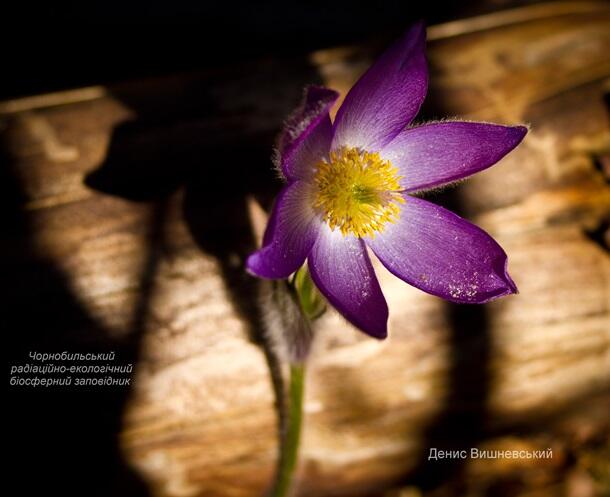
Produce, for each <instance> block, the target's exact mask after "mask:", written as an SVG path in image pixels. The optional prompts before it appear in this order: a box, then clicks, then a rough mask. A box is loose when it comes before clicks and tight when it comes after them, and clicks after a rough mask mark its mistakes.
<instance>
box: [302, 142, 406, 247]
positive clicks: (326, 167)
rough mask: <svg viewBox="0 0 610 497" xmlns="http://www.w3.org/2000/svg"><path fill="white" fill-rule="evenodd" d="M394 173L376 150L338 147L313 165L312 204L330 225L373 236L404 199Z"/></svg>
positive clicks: (395, 215)
mask: <svg viewBox="0 0 610 497" xmlns="http://www.w3.org/2000/svg"><path fill="white" fill-rule="evenodd" d="M397 173H398V170H397V169H396V168H395V167H393V166H392V164H391V163H390V162H389V161H387V160H383V159H382V158H381V157H380V156H379V154H378V153H369V152H366V151H362V150H359V149H357V148H346V147H343V148H340V149H339V150H336V151H334V152H331V153H330V157H329V161H328V162H327V161H326V160H322V161H320V162H319V163H318V164H317V165H316V173H315V176H314V184H315V186H316V194H315V201H314V206H315V208H316V209H317V210H318V211H319V212H320V214H321V215H322V217H323V219H324V221H326V222H327V223H328V225H329V226H330V228H331V229H333V230H334V229H335V228H339V229H340V230H341V233H343V234H344V235H347V234H353V235H355V236H358V237H363V236H367V235H370V236H371V237H374V236H375V234H376V233H380V232H381V231H383V228H384V226H385V224H386V223H393V222H394V221H396V219H397V218H398V216H399V214H400V207H399V205H398V204H399V203H404V199H403V197H402V196H401V194H400V189H401V187H400V185H399V180H400V176H398V174H397Z"/></svg>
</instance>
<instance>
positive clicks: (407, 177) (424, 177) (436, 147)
mask: <svg viewBox="0 0 610 497" xmlns="http://www.w3.org/2000/svg"><path fill="white" fill-rule="evenodd" d="M526 133H527V128H526V127H525V126H501V125H499V124H487V123H473V122H464V121H462V122H460V121H453V122H451V121H448V122H440V123H431V124H426V125H424V126H418V127H416V128H410V129H406V130H404V131H402V132H401V133H400V134H399V135H398V136H397V137H396V138H394V140H392V141H391V142H390V143H389V144H388V145H386V146H385V147H384V148H383V150H382V151H381V153H380V154H381V156H382V157H383V158H384V159H386V160H389V161H390V162H391V163H392V165H394V166H395V167H397V168H398V171H399V174H400V176H402V179H401V185H402V186H404V188H405V189H406V190H407V191H417V190H424V189H426V188H431V187H435V186H440V185H443V184H446V183H450V182H452V181H456V180H459V179H462V178H465V177H466V176H470V175H471V174H474V173H476V172H478V171H481V170H482V169H486V168H488V167H489V166H492V165H493V164H495V163H496V162H498V161H499V160H500V159H501V158H502V157H504V156H505V155H506V154H507V153H508V152H510V151H511V150H512V149H513V148H515V147H516V146H517V145H518V144H519V143H520V142H521V140H523V137H524V136H525V134H526Z"/></svg>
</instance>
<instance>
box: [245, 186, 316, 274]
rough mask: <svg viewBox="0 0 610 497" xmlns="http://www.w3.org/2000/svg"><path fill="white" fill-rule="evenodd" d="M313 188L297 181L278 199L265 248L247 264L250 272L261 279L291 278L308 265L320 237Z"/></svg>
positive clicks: (255, 253) (266, 232) (270, 221)
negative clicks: (313, 248) (309, 256)
mask: <svg viewBox="0 0 610 497" xmlns="http://www.w3.org/2000/svg"><path fill="white" fill-rule="evenodd" d="M312 205H313V202H312V200H311V186H310V185H309V184H308V183H306V182H304V181H296V182H294V183H292V184H290V185H288V186H286V187H284V189H283V190H282V191H281V192H280V193H279V195H278V196H277V198H276V201H275V205H274V207H273V211H272V213H271V217H270V218H269V222H268V223H267V229H266V231H265V236H264V238H263V247H262V248H261V249H260V250H258V251H256V252H254V253H253V254H252V255H250V257H248V260H247V261H246V268H247V269H248V271H250V272H251V273H253V274H255V275H256V276H259V277H261V278H271V279H279V278H287V277H288V276H290V274H292V273H293V272H295V271H296V270H297V269H298V268H299V267H300V266H301V265H302V264H303V262H305V258H306V257H307V255H308V254H309V252H310V250H311V247H312V246H313V244H314V242H315V241H316V238H317V236H318V232H319V228H320V223H321V221H320V219H319V218H318V217H317V216H316V215H315V213H314V211H313V208H312Z"/></svg>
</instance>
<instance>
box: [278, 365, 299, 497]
mask: <svg viewBox="0 0 610 497" xmlns="http://www.w3.org/2000/svg"><path fill="white" fill-rule="evenodd" d="M304 383H305V366H304V364H303V363H298V364H294V363H293V364H291V365H290V388H289V392H288V402H289V404H288V409H287V419H286V426H285V430H284V433H282V440H281V447H280V456H279V457H280V460H279V464H278V471H277V477H276V480H275V485H274V487H273V491H272V492H271V496H272V497H287V496H289V495H290V490H291V487H292V482H293V478H294V473H295V469H296V467H297V459H298V452H299V442H300V439H301V424H302V421H303V393H304V390H305V389H304Z"/></svg>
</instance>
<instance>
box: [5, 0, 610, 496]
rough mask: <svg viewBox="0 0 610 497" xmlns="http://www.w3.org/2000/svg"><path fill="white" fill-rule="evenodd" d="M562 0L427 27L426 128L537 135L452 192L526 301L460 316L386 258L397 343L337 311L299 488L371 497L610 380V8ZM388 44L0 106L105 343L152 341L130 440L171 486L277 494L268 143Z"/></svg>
mask: <svg viewBox="0 0 610 497" xmlns="http://www.w3.org/2000/svg"><path fill="white" fill-rule="evenodd" d="M573 4H574V3H572V4H571V5H573ZM562 5H563V7H561V8H558V10H553V8H548V6H547V11H546V13H545V14H544V15H538V14H537V15H535V16H532V18H531V19H530V18H528V17H527V11H526V10H525V11H520V12H521V14H520V15H521V17H518V18H516V19H515V17H514V16H511V15H510V14H505V15H506V22H502V15H503V14H494V16H496V17H495V18H494V19H495V20H494V22H493V23H492V24H493V26H489V25H487V24H486V23H485V22H482V21H481V19H474V20H469V19H466V20H463V21H459V22H458V23H457V24H455V23H452V25H451V26H446V27H442V26H434V27H432V28H431V29H430V31H431V33H432V34H433V36H432V38H433V39H432V41H431V42H430V46H429V59H430V68H431V91H430V98H429V101H428V103H427V104H426V108H425V109H424V117H425V118H438V117H443V116H447V115H459V116H464V117H466V118H469V119H484V120H490V121H498V122H505V123H517V122H528V123H531V125H532V132H531V133H530V134H529V135H528V137H527V139H526V140H525V142H524V144H523V145H522V146H521V147H520V148H519V149H518V150H517V151H516V152H515V153H513V154H511V155H510V156H509V157H507V158H506V159H504V160H503V161H502V162H501V164H499V165H498V166H496V167H494V168H492V169H491V170H489V171H487V172H485V173H482V174H479V175H477V176H476V177H475V178H473V179H471V180H469V181H468V182H466V183H464V184H463V185H461V186H460V187H459V188H458V189H456V191H455V198H454V200H457V201H458V203H459V204H460V205H461V206H462V208H463V210H464V212H465V214H466V215H468V216H469V217H470V218H472V219H473V220H474V221H475V222H477V223H479V224H480V225H481V226H483V227H484V228H485V229H487V230H488V231H489V232H490V233H492V234H493V235H494V236H495V237H496V238H497V239H498V240H499V242H500V243H501V244H502V245H503V247H504V248H505V249H506V251H507V252H508V254H509V261H510V270H511V274H513V276H514V278H515V280H516V282H517V284H518V286H519V288H520V291H521V293H520V295H518V296H515V297H510V298H507V299H503V300H502V301H500V302H496V303H493V304H491V305H488V306H485V307H477V308H470V307H469V308H461V307H456V306H449V305H447V304H445V303H443V302H441V301H440V300H438V299H436V298H434V297H430V296H427V295H424V294H422V293H420V292H418V291H416V290H414V289H412V288H410V287H408V286H407V285H405V284H403V283H402V282H400V281H397V280H396V279H394V278H393V277H392V276H390V275H389V274H387V273H385V272H384V271H383V270H382V269H381V268H378V269H379V274H380V275H381V281H382V287H383V288H384V291H385V294H386V296H387V299H388V303H389V306H390V316H391V317H390V330H391V337H390V338H389V339H388V340H387V341H385V342H381V343H379V342H376V341H373V340H370V339H368V338H366V337H363V336H362V335H361V334H359V333H358V332H356V331H355V330H353V329H351V328H350V327H349V326H348V325H347V324H346V323H345V322H344V321H343V320H342V319H341V318H340V317H339V316H338V315H336V314H335V313H333V312H329V313H327V315H326V316H325V317H324V318H323V319H322V322H321V325H320V329H319V332H318V336H317V340H316V343H315V350H314V352H313V356H312V360H311V366H310V369H309V376H308V390H307V402H306V408H307V420H306V430H305V434H304V446H303V450H302V459H303V472H302V478H303V481H302V485H301V489H302V494H303V495H330V494H344V493H350V494H364V493H366V492H368V491H369V490H370V489H373V488H377V487H378V486H384V485H388V484H389V483H390V482H392V481H395V480H396V479H399V478H401V477H403V476H404V475H406V474H408V473H409V471H411V470H412V469H413V468H414V467H416V466H417V465H418V464H419V463H420V462H421V461H422V459H425V457H426V456H427V450H428V448H429V447H430V446H431V444H433V443H444V442H443V441H447V440H449V439H450V438H451V437H452V436H453V437H456V438H458V439H459V440H458V443H468V441H469V438H468V433H466V434H464V433H461V432H462V431H469V430H471V431H473V432H477V433H478V431H482V433H481V434H478V435H473V437H475V441H476V440H477V439H478V438H477V437H484V434H485V433H493V432H494V431H495V430H497V429H501V428H505V427H511V426H515V425H517V424H525V425H528V424H535V423H536V422H539V421H540V420H541V419H546V418H545V417H546V416H549V415H554V414H556V413H559V412H561V411H562V410H563V409H565V408H566V406H569V405H571V404H574V403H575V402H579V401H581V400H582V399H585V398H587V396H589V395H593V394H594V393H599V392H608V388H609V387H610V259H609V257H608V253H607V249H608V245H607V244H608V235H607V234H605V235H604V233H603V230H604V226H607V224H606V225H604V224H603V223H604V221H605V222H606V223H607V221H608V213H609V212H610V192H609V189H608V177H607V170H606V177H604V170H603V168H602V167H596V165H599V164H603V163H604V161H606V162H607V161H608V153H609V151H610V129H609V126H608V113H607V109H606V108H605V106H604V97H605V96H606V95H607V94H608V91H609V88H610V87H609V84H610V83H609V80H608V78H609V77H610V59H609V58H608V53H609V52H610V9H608V7H607V4H606V3H605V2H578V5H579V7H578V8H576V7H574V8H573V9H570V8H566V7H565V5H568V4H562ZM583 5H585V7H586V8H585V7H583ZM536 12H538V11H536ZM498 16H499V17H498ZM523 16H525V17H523ZM481 26H483V27H481ZM454 33H457V34H454ZM373 53H374V50H373V49H371V48H370V47H369V48H366V47H362V48H360V47H355V48H345V49H336V50H326V51H322V52H317V53H314V54H312V55H311V57H310V59H309V60H308V61H301V60H299V61H261V62H260V63H257V64H252V65H247V66H246V67H238V68H228V69H223V70H219V71H217V72H213V73H210V74H201V75H184V76H178V77H175V78H165V79H160V80H150V81H145V82H141V83H137V84H134V83H128V84H124V85H117V86H114V87H110V88H107V89H104V88H93V89H87V90H84V91H77V92H70V93H68V94H64V95H63V97H64V98H63V99H62V96H61V95H59V96H58V95H55V96H52V97H48V98H46V99H45V98H42V99H41V98H38V99H37V100H30V101H23V100H21V101H17V102H7V103H3V104H1V105H0V111H1V112H2V117H1V119H2V123H3V128H4V131H3V139H4V145H5V148H6V150H7V154H8V155H9V156H10V158H11V161H12V162H11V163H12V165H13V169H14V171H15V172H16V174H17V175H18V176H19V179H20V181H21V183H22V185H23V190H24V199H23V202H24V206H25V208H26V209H27V212H28V223H29V225H30V229H31V232H32V234H33V237H34V238H33V241H32V250H33V252H34V253H35V254H37V255H36V256H37V257H39V258H43V259H44V260H46V261H48V262H50V263H52V264H53V265H54V266H55V267H57V268H58V269H59V270H60V272H61V274H62V275H63V276H64V277H65V279H66V281H67V283H68V285H69V288H70V289H71V291H72V292H73V293H74V294H75V295H76V296H77V297H78V300H79V302H80V303H81V305H82V306H83V308H84V309H86V311H87V313H88V314H89V315H90V317H91V319H92V320H94V321H95V322H96V323H98V327H99V328H100V329H102V330H103V331H104V333H106V334H107V337H108V339H109V340H113V341H116V343H120V341H121V340H128V339H129V335H130V333H134V328H137V330H138V331H137V332H138V337H139V338H140V337H141V343H140V360H139V362H138V368H137V375H136V378H135V382H134V383H135V385H134V390H133V393H132V398H131V401H130V402H129V405H128V409H127V412H126V413H125V418H124V419H125V424H124V429H123V432H122V435H121V440H122V446H123V448H124V452H125V454H126V457H127V458H128V460H129V461H130V463H131V464H132V465H134V466H135V467H136V468H137V469H138V471H139V472H141V474H143V475H144V476H145V478H146V479H147V481H149V482H150V483H151V486H152V489H153V491H154V495H160V496H168V497H169V496H172V497H173V496H176V497H178V496H254V495H260V494H261V493H262V492H263V491H264V489H265V488H266V486H267V485H268V482H269V479H270V477H271V475H272V471H273V465H274V462H275V458H276V412H275V409H274V402H275V399H274V393H273V388H272V384H271V381H270V379H269V372H268V367H267V364H266V361H265V356H264V353H263V351H262V350H261V348H260V347H259V346H258V345H256V344H255V343H254V342H253V341H252V340H251V335H252V334H253V333H254V334H256V332H257V326H258V324H257V316H258V315H257V309H256V307H255V303H256V298H257V297H256V295H255V294H256V292H257V291H258V290H257V289H258V282H255V281H254V280H252V279H250V278H249V277H247V276H245V275H243V274H242V269H241V265H242V263H243V257H244V255H245V254H246V253H247V252H248V250H251V248H252V246H253V245H252V244H253V240H252V239H251V236H250V234H249V233H250V230H251V228H250V226H249V224H248V223H249V221H248V218H247V211H246V206H247V203H248V199H250V198H253V197H258V198H259V199H262V201H263V202H264V201H265V199H267V200H268V198H269V193H270V192H269V187H268V186H267V183H266V182H267V179H268V177H269V175H268V174H267V175H266V174H265V172H268V171H269V168H270V166H269V165H268V164H269V163H268V161H267V157H268V155H270V150H271V145H272V140H273V136H274V134H275V133H276V132H277V130H278V128H279V126H280V124H281V121H282V119H283V117H284V116H285V114H286V113H287V112H288V111H289V110H290V108H291V107H292V106H293V105H294V104H295V103H296V101H297V100H298V95H299V93H300V91H301V87H302V85H303V84H305V83H310V82H315V80H316V79H320V78H321V80H322V81H323V82H324V83H325V84H327V85H329V86H332V87H334V88H337V89H339V90H341V91H342V92H345V91H346V90H347V89H348V88H349V87H350V85H351V84H352V83H353V81H355V79H356V78H357V77H358V75H359V74H360V73H361V72H362V71H363V70H364V69H365V68H366V67H367V66H368V64H369V63H370V62H371V60H372V56H373ZM131 121H133V122H131ZM98 168H99V173H96V175H94V176H91V177H90V179H89V181H88V182H89V184H90V185H93V186H95V187H96V188H97V189H98V190H102V191H106V192H107V193H100V192H99V191H96V190H95V189H93V188H91V187H89V186H87V184H86V183H85V182H84V179H85V177H86V175H87V174H89V173H92V172H93V171H95V170H97V169H98ZM219 168H220V169H221V170H220V171H219ZM232 171H235V174H233V173H232ZM248 171H249V172H248ZM238 173H239V174H243V175H245V176H244V177H245V178H246V179H245V180H244V181H243V182H240V179H239V175H238ZM604 236H605V238H604ZM18 246H19V243H18V241H16V240H14V239H11V238H10V234H8V235H5V240H4V242H3V249H2V250H4V251H5V253H7V254H8V255H12V256H17V257H25V258H26V261H27V257H31V254H25V255H22V254H17V253H15V252H16V251H17V249H16V248H15V247H18ZM29 291H31V290H30V288H28V287H27V285H24V287H23V288H17V289H15V295H17V297H18V296H19V295H22V296H23V297H24V298H27V295H28V292H29ZM20 292H21V294H20ZM143 294H144V296H145V297H146V298H145V299H143V298H142V295H143ZM17 297H15V298H17ZM77 331H79V330H77ZM79 332H80V333H84V334H86V333H87V330H86V329H85V330H80V331H79ZM113 343H115V342H113ZM583 416H586V412H583ZM452 417H455V420H456V422H455V423H454V424H453V425H452V424H451V423H450V422H449V424H448V425H447V427H448V428H447V430H448V431H447V432H444V433H443V435H442V437H440V438H439V435H438V434H435V429H436V428H437V427H439V426H440V427H441V428H442V426H441V425H442V424H443V423H446V422H447V419H449V420H450V419H451V418H452ZM479 425H480V426H479ZM447 443H451V442H450V441H449V442H447Z"/></svg>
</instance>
